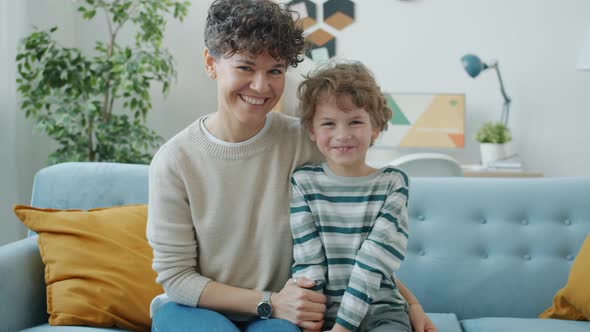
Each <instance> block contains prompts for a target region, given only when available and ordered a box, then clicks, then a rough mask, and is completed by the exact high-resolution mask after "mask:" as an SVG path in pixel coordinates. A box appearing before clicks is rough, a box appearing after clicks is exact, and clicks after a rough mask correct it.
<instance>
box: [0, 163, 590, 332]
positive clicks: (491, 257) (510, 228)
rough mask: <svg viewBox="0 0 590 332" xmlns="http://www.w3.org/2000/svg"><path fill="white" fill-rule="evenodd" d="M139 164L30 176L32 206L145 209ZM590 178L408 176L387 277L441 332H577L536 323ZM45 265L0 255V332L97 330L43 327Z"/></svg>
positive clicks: (574, 239) (567, 252)
mask: <svg viewBox="0 0 590 332" xmlns="http://www.w3.org/2000/svg"><path fill="white" fill-rule="evenodd" d="M147 171H148V167H147V166H145V165H129V164H112V163H64V164H59V165H54V166H51V167H47V168H45V169H42V170H41V171H39V172H38V174H37V175H36V177H35V183H34V187H33V196H32V205H33V206H36V207H44V208H49V207H51V208H58V209H71V208H76V209H88V208H93V207H105V206H113V205H123V204H135V203H145V202H147V184H148V181H147V176H148V175H147V174H148V172H147ZM589 197H590V178H537V179H489V178H414V179H412V181H411V190H410V210H409V214H410V227H411V238H410V242H409V248H408V254H407V258H406V260H405V261H404V263H403V264H402V269H401V270H400V271H399V274H398V276H399V277H400V278H401V279H402V280H403V282H404V283H405V284H406V285H407V286H408V287H409V288H410V289H411V290H412V292H414V293H415V294H416V296H417V297H418V298H419V299H420V301H421V302H422V304H423V307H424V308H425V310H426V311H427V312H429V313H432V314H429V315H430V317H431V318H432V319H433V320H434V321H435V323H436V325H437V326H438V327H439V329H440V331H441V332H455V331H465V332H492V331H502V332H506V331H519V332H520V331H535V332H550V331H551V332H554V331H559V332H582V331H584V332H588V331H590V322H580V321H562V320H547V319H543V320H542V319H536V317H537V315H538V314H539V313H541V312H542V311H543V310H544V309H546V308H547V307H548V306H549V305H550V304H551V302H552V298H553V295H554V294H555V292H556V291H557V290H558V289H560V288H561V287H563V286H564V285H565V282H566V280H567V276H568V273H569V269H570V267H571V264H572V261H573V259H574V258H575V255H576V253H577V252H578V250H579V249H580V247H581V245H582V242H583V240H584V238H585V236H586V235H587V234H588V233H589V232H590V204H588V198H589ZM47 317H48V316H47V314H46V297H45V283H44V266H43V263H42V261H41V257H40V255H39V250H38V248H37V242H36V237H35V236H31V237H28V238H26V239H24V240H20V241H17V242H14V243H11V244H8V245H5V246H2V247H0V331H18V330H23V329H26V330H27V331H70V332H74V331H89V332H90V331H101V330H103V331H106V330H108V329H95V328H87V327H50V326H48V325H47Z"/></svg>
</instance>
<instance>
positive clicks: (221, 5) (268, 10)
mask: <svg viewBox="0 0 590 332" xmlns="http://www.w3.org/2000/svg"><path fill="white" fill-rule="evenodd" d="M294 15H296V12H294V11H292V10H289V9H287V8H282V7H281V6H280V5H279V4H277V3H275V2H273V1H272V0H216V1H214V2H213V4H211V6H210V7H209V13H208V15H207V24H206V26H205V46H207V48H208V49H209V52H210V53H211V54H212V55H213V56H216V57H217V56H220V55H224V56H232V55H234V54H235V53H246V54H249V55H253V56H256V55H259V54H261V53H264V52H266V51H268V52H269V54H270V55H271V56H272V57H274V58H275V59H277V60H280V61H285V63H286V65H287V66H291V67H296V66H297V65H298V64H299V63H300V62H302V61H303V57H304V55H303V54H304V52H305V50H306V47H307V43H306V41H305V38H304V36H303V29H302V28H300V27H299V26H297V25H296V24H295V21H294V19H293V18H294V17H295V16H294Z"/></svg>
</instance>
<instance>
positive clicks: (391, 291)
mask: <svg viewBox="0 0 590 332" xmlns="http://www.w3.org/2000/svg"><path fill="white" fill-rule="evenodd" d="M298 97H299V99H300V103H301V104H300V113H301V114H300V116H301V122H302V124H303V126H304V127H305V128H306V129H307V131H308V132H309V135H310V137H311V140H312V141H314V142H315V143H316V145H317V147H318V149H319V150H320V152H321V153H322V154H323V155H324V156H325V157H326V163H323V164H317V165H306V166H302V167H300V168H298V169H297V170H295V172H294V173H293V176H292V178H291V188H292V198H291V231H292V233H293V245H294V247H293V256H294V264H293V267H292V273H293V277H294V278H297V277H306V278H308V279H311V280H314V281H315V282H316V287H315V290H317V291H321V292H323V293H324V294H325V295H326V296H327V297H328V303H327V310H326V314H325V317H324V319H325V323H324V329H330V328H331V329H332V331H408V332H411V331H412V328H411V325H410V321H409V317H408V305H407V303H406V301H405V300H404V298H403V297H402V296H401V294H400V292H399V291H398V288H397V285H396V282H395V280H396V279H395V271H397V270H398V268H399V266H400V263H401V261H402V260H403V259H404V255H405V251H406V243H407V240H408V216H407V214H408V213H407V201H408V177H407V176H406V174H405V173H404V172H402V171H400V170H399V169H396V168H393V167H389V166H386V167H383V168H381V169H374V168H372V167H370V166H368V165H367V164H366V162H365V157H366V154H367V150H368V149H369V147H370V146H371V145H372V144H373V142H374V141H375V139H376V138H377V137H378V136H379V133H380V132H381V131H383V130H384V129H386V128H387V122H388V121H389V119H390V118H391V115H392V113H391V110H390V109H389V108H388V107H387V103H386V101H385V98H384V97H383V95H382V93H381V91H380V88H379V86H378V85H377V83H376V81H375V78H374V77H373V75H372V74H371V72H370V71H369V70H368V69H367V68H366V67H365V66H364V65H362V64H360V63H356V62H353V63H340V64H335V65H330V66H328V67H325V68H322V69H320V70H318V71H316V72H314V73H312V74H311V75H309V76H307V77H306V79H305V80H304V81H303V82H301V84H300V85H299V87H298Z"/></svg>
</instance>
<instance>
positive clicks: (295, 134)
mask: <svg viewBox="0 0 590 332" xmlns="http://www.w3.org/2000/svg"><path fill="white" fill-rule="evenodd" d="M205 44H206V50H205V54H204V58H205V69H206V71H207V73H208V75H209V76H210V77H211V78H212V79H213V80H215V81H216V82H217V94H218V96H217V100H218V106H217V110H216V112H215V113H211V114H208V115H205V116H203V117H201V118H199V119H197V120H196V121H195V122H194V123H192V124H191V125H189V126H188V127H187V128H185V129H184V130H183V131H181V132H180V133H178V134H177V135H176V136H175V137H173V138H172V139H170V140H169V141H168V142H167V143H166V144H164V145H163V146H162V147H161V148H160V150H159V151H158V153H157V154H156V155H155V156H154V159H153V161H152V164H151V165H150V175H149V178H150V180H149V186H150V188H149V212H148V227H147V237H148V241H149V243H150V245H151V246H152V247H153V250H154V261H153V268H154V270H155V271H156V272H157V273H158V277H157V281H158V282H159V283H161V284H162V286H163V287H164V289H165V292H166V294H165V295H163V296H159V297H158V298H156V299H154V301H153V303H152V313H153V323H152V329H153V330H154V331H184V330H191V331H214V330H219V331H241V330H244V331H299V328H298V327H297V326H299V327H301V328H303V329H304V330H319V329H320V328H321V326H322V324H323V321H322V319H323V314H324V311H325V309H326V307H325V302H326V299H325V297H324V295H322V294H318V293H316V292H313V291H311V290H308V289H306V288H310V287H312V286H313V282H311V281H309V280H306V279H299V280H293V279H289V273H290V265H291V259H292V252H291V250H292V246H291V235H290V234H291V233H290V229H289V177H290V174H291V172H292V171H293V169H294V168H295V167H297V166H299V165H301V164H303V163H308V162H317V161H320V160H321V155H320V154H319V153H318V152H317V150H316V149H315V147H314V146H313V144H312V143H311V142H310V141H309V140H308V138H307V136H306V134H305V133H304V131H303V130H302V129H301V128H300V126H299V121H298V119H295V118H291V117H288V116H285V115H282V114H278V113H270V110H271V109H272V108H273V107H274V106H275V105H276V104H277V103H278V101H279V99H280V97H281V95H282V93H283V90H284V86H285V72H286V70H287V69H288V68H289V67H295V66H297V64H298V63H300V62H301V61H303V55H302V54H303V51H304V46H305V42H304V37H303V32H302V30H301V29H300V28H298V27H296V26H295V24H294V23H293V20H292V18H291V13H290V12H289V11H287V10H285V9H282V8H281V7H280V6H279V5H277V4H276V3H273V2H272V1H270V0H217V1H215V2H214V3H213V4H212V5H211V7H210V9H209V13H208V17H207V24H206V27H205ZM400 284H401V283H400ZM400 288H401V290H402V294H403V295H404V297H405V298H406V300H407V301H408V302H409V303H410V304H412V303H415V304H414V305H412V306H411V310H410V315H411V317H412V319H413V320H414V321H413V325H414V328H415V329H416V331H423V330H424V327H426V328H431V329H432V330H435V328H434V327H433V325H432V323H431V322H430V320H429V319H428V317H427V316H426V315H425V314H424V312H423V311H422V309H421V308H420V306H419V304H417V301H416V299H415V297H413V295H412V294H411V293H409V291H407V290H406V289H405V288H404V287H403V285H400ZM412 307H413V308H412ZM257 316H258V318H257Z"/></svg>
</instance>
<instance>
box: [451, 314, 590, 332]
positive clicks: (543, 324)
mask: <svg viewBox="0 0 590 332" xmlns="http://www.w3.org/2000/svg"><path fill="white" fill-rule="evenodd" d="M461 326H463V331H464V332H526V331H534V332H556V331H563V332H566V331H567V332H588V331H590V322H580V321H571V320H559V319H537V318H508V317H493V318H475V319H466V320H462V321H461ZM441 332H442V331H441Z"/></svg>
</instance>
